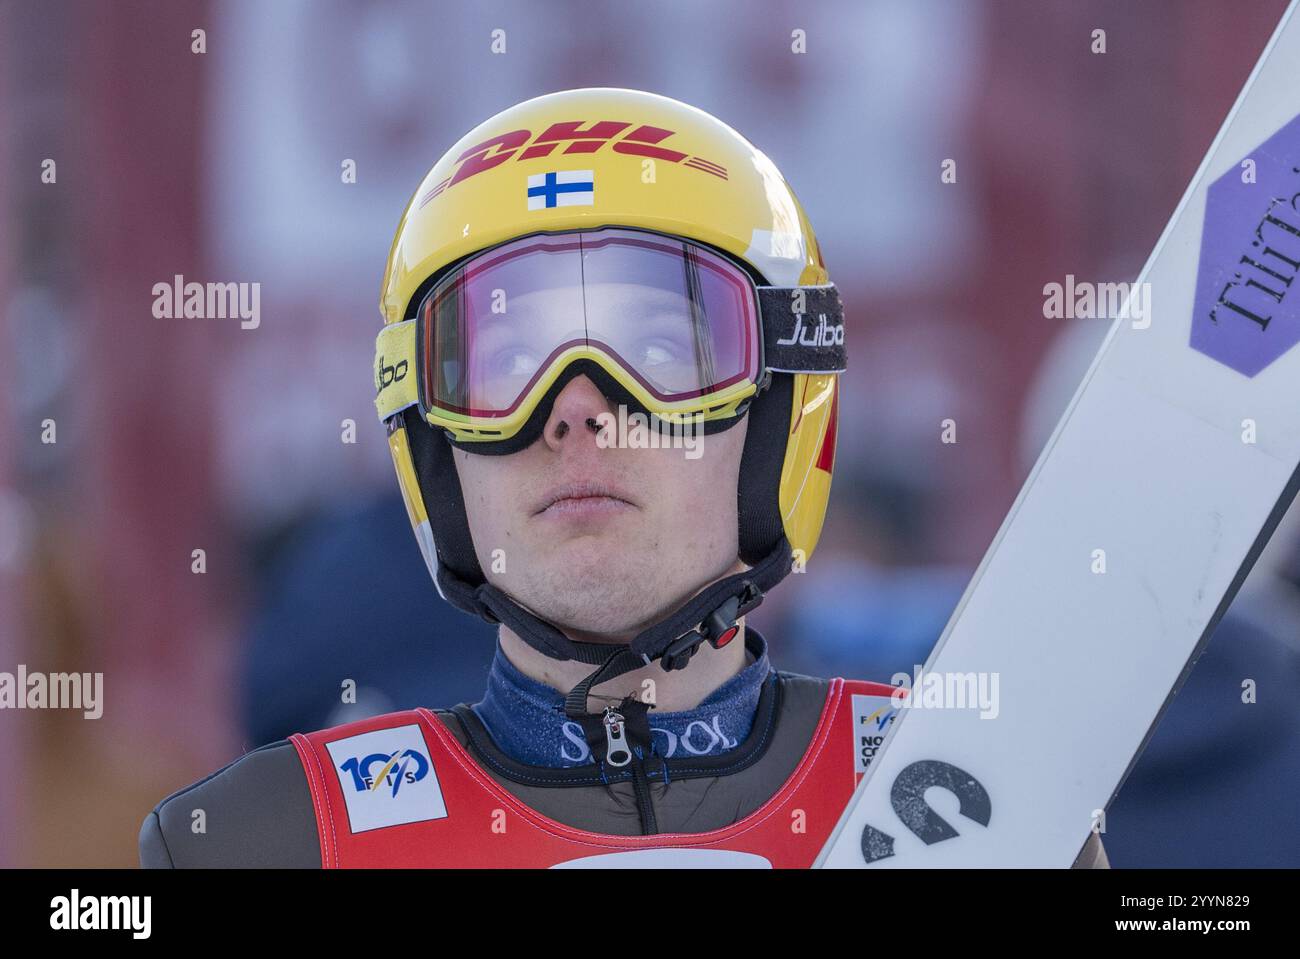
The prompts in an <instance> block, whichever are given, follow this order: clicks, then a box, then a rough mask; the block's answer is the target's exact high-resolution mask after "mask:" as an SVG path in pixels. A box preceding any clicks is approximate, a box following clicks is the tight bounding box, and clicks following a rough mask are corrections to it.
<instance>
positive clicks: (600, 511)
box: [453, 376, 748, 641]
mask: <svg viewBox="0 0 1300 959" xmlns="http://www.w3.org/2000/svg"><path fill="white" fill-rule="evenodd" d="M601 414H612V415H614V416H617V414H618V410H617V407H616V406H614V405H613V404H611V403H610V401H609V400H608V399H606V398H605V396H604V395H603V394H602V393H601V392H600V390H599V389H597V387H596V385H595V384H594V383H592V381H591V380H590V379H588V378H587V377H586V376H578V377H575V378H574V379H572V380H570V381H569V382H568V383H567V384H566V385H565V386H564V388H563V389H562V390H561V391H560V393H559V395H558V396H557V397H556V399H555V404H554V406H553V407H552V409H551V415H550V417H549V418H548V419H547V422H546V425H545V428H544V429H543V431H542V435H541V436H540V437H539V438H538V439H537V441H536V442H534V443H533V444H532V445H531V446H529V447H528V448H527V449H524V450H521V451H519V452H517V453H512V454H510V455H507V456H484V455H480V454H474V453H465V452H463V451H461V450H459V449H453V456H454V460H455V463H456V471H457V473H458V475H459V476H460V485H461V489H462V490H463V491H464V495H465V510H466V514H467V516H468V518H469V528H470V533H471V535H472V537H473V540H474V551H475V554H476V555H477V557H478V561H479V565H480V566H481V567H482V569H483V572H484V574H485V575H486V577H487V579H488V581H489V582H491V583H492V584H493V585H494V586H496V587H497V588H499V589H501V590H503V591H505V592H506V593H508V594H509V595H510V596H511V598H513V599H514V600H515V601H516V602H518V603H520V604H521V605H523V606H525V607H526V608H528V609H530V610H532V611H533V612H534V613H536V614H537V615H538V616H540V617H542V618H543V619H545V620H548V621H550V622H553V623H555V624H557V625H560V626H563V627H565V629H566V631H567V632H569V633H570V635H571V636H573V638H575V639H580V640H582V639H586V640H600V639H607V640H609V641H620V640H621V641H626V640H628V639H631V638H632V637H633V636H635V635H636V633H638V632H639V631H640V630H641V629H644V628H645V627H647V626H649V625H651V624H653V623H654V622H657V621H658V620H659V619H660V618H662V617H663V616H664V615H666V614H667V613H669V612H671V611H672V610H673V609H676V608H677V607H678V606H680V605H681V603H682V602H684V601H685V600H686V599H688V598H689V597H691V596H692V595H694V594H695V593H696V592H698V591H699V589H700V588H701V587H703V586H705V585H707V584H708V583H710V582H712V581H714V580H716V579H718V578H720V577H722V576H724V575H726V574H728V573H730V572H733V571H736V570H738V569H741V568H742V567H741V566H740V565H739V564H738V560H737V553H738V542H737V501H736V490H737V484H738V481H739V476H740V459H741V453H742V452H743V449H744V444H745V433H746V430H747V428H748V422H747V420H748V417H745V418H744V419H745V420H746V422H741V423H738V424H736V425H735V426H733V427H732V428H731V429H729V430H725V431H724V432H721V433H714V434H712V435H710V436H707V437H701V436H696V437H695V441H696V442H698V443H700V444H701V451H700V455H698V456H696V457H694V458H691V457H688V456H687V455H686V451H685V450H684V449H681V448H676V449H674V448H672V447H671V445H668V446H667V447H664V448H658V449H655V448H619V447H616V446H610V447H608V448H602V447H601V446H600V445H599V444H598V443H597V435H596V432H595V431H594V430H593V429H592V428H591V427H590V425H589V422H588V421H593V422H594V421H596V420H597V418H598V417H600V416H601Z"/></svg>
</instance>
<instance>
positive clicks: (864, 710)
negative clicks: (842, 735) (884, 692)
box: [853, 693, 898, 773]
mask: <svg viewBox="0 0 1300 959" xmlns="http://www.w3.org/2000/svg"><path fill="white" fill-rule="evenodd" d="M897 715H898V709H897V707H895V706H894V704H893V703H892V702H891V701H890V698H889V697H888V696H873V695H865V694H862V693H854V694H853V770H854V772H858V773H865V772H866V771H867V767H868V766H870V765H871V761H872V760H873V759H875V758H876V754H877V753H879V752H880V747H881V746H882V745H884V742H885V733H887V732H888V731H889V725H890V723H892V722H893V721H894V717H895V716H897Z"/></svg>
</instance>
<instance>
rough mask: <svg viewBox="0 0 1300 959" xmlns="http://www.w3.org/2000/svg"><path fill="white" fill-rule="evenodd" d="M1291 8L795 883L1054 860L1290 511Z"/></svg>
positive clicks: (1297, 180) (1298, 174) (1294, 204)
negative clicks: (810, 870)
mask: <svg viewBox="0 0 1300 959" xmlns="http://www.w3.org/2000/svg"><path fill="white" fill-rule="evenodd" d="M1297 2H1300V0H1297ZM1296 6H1297V3H1292V5H1291V6H1290V7H1289V8H1288V10H1287V12H1286V14H1285V15H1284V16H1283V18H1282V21H1281V23H1280V24H1279V26H1278V28H1277V30H1276V32H1275V33H1274V35H1273V37H1272V39H1271V40H1270V41H1269V44H1268V46H1267V47H1266V48H1265V50H1264V53H1263V55H1262V56H1261V58H1260V61H1259V63H1258V64H1257V65H1256V66H1255V69H1254V71H1253V72H1252V73H1251V76H1250V78H1249V79H1248V80H1247V82H1246V85H1245V87H1244V88H1243V90H1242V92H1241V95H1240V97H1238V99H1237V102H1236V104H1235V105H1234V107H1233V108H1232V111H1231V112H1230V113H1229V114H1228V118H1227V120H1226V121H1225V122H1224V125H1223V127H1222V129H1221V130H1220V131H1219V134H1218V136H1217V137H1216V138H1215V140H1214V143H1213V144H1212V145H1211V147H1210V149H1209V152H1208V153H1207V155H1206V158H1205V160H1204V161H1203V162H1202V163H1201V166H1200V169H1199V170H1198V171H1197V173H1196V175H1195V176H1194V177H1193V179H1192V182H1191V185H1190V186H1189V187H1188V189H1187V192H1186V194H1185V195H1184V196H1183V199H1182V201H1181V202H1180V203H1179V205H1178V208H1177V209H1176V210H1175V211H1174V215H1173V218H1172V219H1171V220H1170V222H1169V224H1168V226H1166V228H1165V231H1164V233H1163V234H1162V235H1161V237H1160V240H1159V242H1158V243H1157V244H1156V247H1155V250H1154V251H1153V252H1152V254H1151V258H1150V259H1149V260H1148V261H1147V263H1146V266H1145V267H1144V268H1143V270H1142V273H1141V275H1140V276H1139V277H1138V284H1139V286H1138V287H1137V289H1138V290H1142V289H1145V290H1148V291H1149V306H1150V310H1149V312H1148V313H1147V314H1146V316H1145V317H1144V318H1143V319H1142V320H1140V321H1139V320H1135V319H1132V318H1128V317H1126V316H1125V315H1123V314H1122V315H1121V318H1120V319H1118V320H1116V321H1115V323H1114V324H1113V326H1112V327H1111V330H1110V333H1109V335H1108V336H1107V338H1106V341H1105V342H1104V344H1103V345H1102V347H1101V349H1100V351H1099V352H1098V354H1097V357H1096V359H1094V361H1093V363H1092V366H1091V368H1090V369H1089V371H1088V373H1087V375H1086V376H1085V377H1084V380H1083V383H1082V385H1081V386H1080V387H1079V389H1078V391H1077V392H1076V394H1075V396H1074V399H1073V400H1072V401H1071V403H1070V406H1069V408H1068V410H1067V411H1066V413H1065V415H1064V416H1063V417H1062V419H1061V422H1060V423H1059V424H1058V425H1057V427H1056V430H1055V432H1054V434H1053V436H1052V438H1051V440H1050V441H1049V442H1048V444H1047V446H1046V448H1045V449H1044V451H1043V453H1042V455H1041V456H1040V457H1039V459H1038V462H1037V464H1036V465H1035V467H1034V469H1033V472H1032V473H1031V474H1030V476H1029V479H1028V480H1027V481H1026V483H1025V486H1024V488H1023V489H1022V490H1021V491H1020V495H1019V496H1018V497H1017V499H1016V502H1015V504H1014V505H1013V506H1012V508H1011V512H1010V513H1009V514H1008V516H1007V518H1006V520H1005V521H1004V522H1003V524H1002V527H1001V529H1000V530H999V531H998V534H997V536H996V538H995V539H994V541H993V544H992V546H991V547H990V548H989V550H988V553H987V554H986V555H985V556H984V559H983V561H982V562H981V563H980V566H979V569H978V570H977V571H976V573H975V576H974V578H973V580H972V581H971V584H970V586H969V587H968V588H967V590H966V592H965V595H964V596H963V597H962V600H961V602H960V603H959V604H958V606H957V609H956V611H955V612H954V613H953V616H952V619H951V620H950V621H949V623H948V626H947V628H946V629H945V631H944V634H943V636H942V638H941V639H940V640H939V642H938V644H937V645H936V646H935V648H934V650H933V651H932V652H931V654H930V657H929V661H928V662H927V663H926V664H925V674H926V675H928V676H929V677H930V679H923V680H922V682H921V685H920V686H919V687H915V688H913V689H912V690H911V691H910V693H909V697H908V698H909V699H910V700H912V701H913V703H914V707H913V708H900V709H899V710H898V713H897V715H896V717H895V719H894V722H893V724H892V728H891V729H890V732H889V734H888V737H887V738H886V740H885V743H884V745H883V749H882V751H881V752H879V753H878V754H877V756H876V758H875V760H874V761H873V762H872V764H871V766H870V767H869V769H868V771H867V774H866V776H865V778H864V779H863V781H862V782H861V783H860V784H859V787H858V790H857V792H856V793H855V794H854V796H853V799H852V800H851V801H850V803H849V805H848V807H847V809H846V810H845V812H844V814H843V816H842V817H841V819H840V822H839V824H838V825H837V826H836V829H835V831H834V833H833V834H832V835H831V838H830V840H829V841H828V842H827V844H826V846H825V848H824V849H823V850H822V853H821V855H820V856H819V857H818V860H817V863H816V865H818V866H826V867H858V866H864V865H871V866H872V867H888V866H901V867H912V866H917V867H920V866H944V867H947V866H1060V867H1065V866H1069V865H1070V864H1071V863H1072V862H1073V860H1074V859H1075V857H1076V856H1077V855H1078V853H1079V851H1080V849H1081V847H1082V846H1083V844H1084V842H1085V841H1086V840H1087V839H1088V836H1089V832H1090V830H1092V829H1094V828H1101V826H1100V824H1101V823H1103V822H1104V813H1103V810H1104V809H1105V807H1106V806H1107V805H1108V804H1109V802H1110V801H1111V799H1112V798H1113V796H1114V795H1115V793H1116V792H1117V791H1118V789H1119V787H1120V786H1121V785H1122V783H1123V780H1124V778H1125V776H1126V775H1127V773H1128V770H1129V769H1130V768H1131V767H1132V764H1133V763H1134V762H1135V761H1136V759H1137V756H1138V755H1139V754H1140V753H1141V750H1142V748H1143V746H1145V744H1146V740H1147V738H1148V737H1149V735H1150V732H1151V730H1152V729H1153V728H1154V726H1155V724H1156V722H1157V721H1158V720H1159V718H1160V715H1161V713H1162V712H1163V710H1164V708H1165V706H1166V705H1167V704H1168V702H1169V700H1170V699H1171V698H1172V697H1173V695H1175V693H1176V692H1177V689H1178V687H1179V685H1180V684H1181V682H1182V680H1183V678H1184V677H1185V676H1186V675H1187V673H1188V671H1189V670H1190V669H1191V668H1192V665H1193V664H1194V663H1195V660H1196V657H1197V655H1198V654H1199V651H1200V649H1201V648H1202V647H1203V645H1204V643H1205V641H1206V640H1207V639H1208V637H1209V635H1210V632H1211V631H1212V629H1213V628H1214V626H1215V625H1216V624H1217V622H1218V620H1219V618H1220V617H1221V616H1222V614H1223V612H1224V610H1225V609H1226V608H1227V605H1228V603H1229V602H1230V601H1231V599H1232V597H1233V595H1235V593H1236V590H1237V588H1238V587H1239V586H1240V584H1241V581H1242V579H1244V578H1245V575H1246V573H1247V572H1249V569H1250V566H1251V564H1252V563H1253V562H1254V560H1255V557H1256V555H1257V554H1258V552H1259V551H1260V549H1262V548H1263V545H1264V543H1265V542H1267V540H1268V537H1269V535H1270V534H1271V533H1272V531H1273V528H1274V527H1275V526H1276V524H1277V522H1278V520H1279V519H1280V518H1281V515H1282V513H1283V512H1285V509H1286V507H1287V505H1288V504H1289V503H1290V502H1291V500H1292V498H1293V497H1294V495H1295V492H1296V487H1297V482H1298V481H1300V472H1298V471H1297V466H1298V465H1300V349H1297V348H1296V344H1297V341H1300V282H1297V273H1298V271H1300V116H1298V114H1300V70H1298V65H1300V17H1297V16H1295V10H1296ZM1116 148H1117V149H1125V147H1124V146H1123V145H1117V147H1116ZM1142 284H1149V286H1147V287H1145V288H1143V287H1142ZM971 674H973V678H974V680H975V681H978V680H980V679H981V678H982V679H984V680H985V681H986V683H988V685H986V686H985V687H984V690H985V692H989V691H991V690H994V689H996V692H997V694H998V695H997V697H996V699H997V702H996V707H995V709H996V715H995V716H992V715H990V716H989V718H981V710H980V709H979V708H952V707H953V696H952V695H949V696H948V697H947V698H946V699H945V697H941V696H940V695H939V694H938V691H939V690H940V689H943V690H945V691H946V692H947V693H949V694H956V693H957V692H958V689H959V688H960V689H962V690H963V691H966V692H968V693H969V692H971V691H973V690H976V689H978V687H977V686H975V685H973V684H971V682H970V680H971ZM936 677H937V681H938V682H939V683H940V684H941V686H933V685H931V683H932V682H935V681H936ZM994 677H996V687H994V686H993V685H992V681H993V679H994ZM1267 678H1268V677H1245V676H1243V677H1242V679H1243V681H1245V680H1249V679H1254V680H1258V681H1264V680H1267ZM941 701H943V702H945V703H946V707H947V708H943V707H941V706H940V705H937V704H938V703H940V702H941ZM985 712H986V713H993V712H994V710H993V709H989V710H985ZM1188 841H1195V837H1191V836H1189V837H1188ZM1103 842H1104V835H1103Z"/></svg>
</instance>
